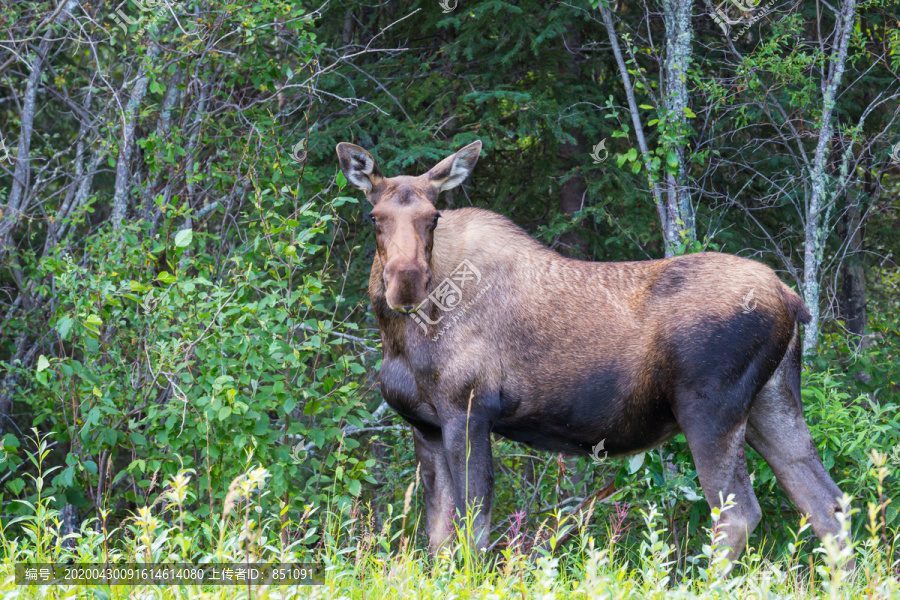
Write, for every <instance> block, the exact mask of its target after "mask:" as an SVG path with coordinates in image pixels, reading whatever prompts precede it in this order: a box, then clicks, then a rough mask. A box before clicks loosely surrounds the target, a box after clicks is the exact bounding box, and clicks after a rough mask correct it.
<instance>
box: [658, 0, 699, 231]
mask: <svg viewBox="0 0 900 600" xmlns="http://www.w3.org/2000/svg"><path fill="white" fill-rule="evenodd" d="M692 4H693V3H692V2H691V0H667V1H666V2H665V3H664V10H665V24H666V58H665V63H664V71H665V84H666V89H665V90H663V92H664V96H663V108H664V109H665V113H666V115H667V119H668V126H669V127H670V128H671V129H672V130H674V132H676V133H675V138H676V140H677V141H676V142H675V143H674V145H673V146H672V148H670V149H669V151H670V152H674V153H675V157H676V159H677V161H678V166H677V171H676V173H675V174H674V175H673V174H667V175H666V187H667V190H666V192H667V193H666V202H667V204H668V206H667V208H668V216H669V223H668V227H667V228H666V229H667V234H666V237H667V238H668V239H667V242H668V243H669V244H677V243H680V242H681V241H683V240H688V241H691V240H695V239H697V232H696V230H695V226H694V207H693V205H692V204H691V194H690V187H689V186H688V172H687V164H686V163H685V150H686V147H687V144H688V136H687V129H688V120H687V113H686V112H685V110H686V109H687V108H688V99H689V92H688V81H687V71H688V66H689V65H690V62H691V38H692V28H691V6H692Z"/></svg>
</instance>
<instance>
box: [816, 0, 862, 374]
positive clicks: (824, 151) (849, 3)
mask: <svg viewBox="0 0 900 600" xmlns="http://www.w3.org/2000/svg"><path fill="white" fill-rule="evenodd" d="M855 14H856V0H846V1H845V2H844V5H843V6H842V7H841V19H840V21H839V22H838V23H836V24H835V30H836V31H837V32H838V33H839V37H838V38H837V40H838V44H837V47H836V48H835V53H834V58H833V59H832V60H831V62H830V63H829V66H828V77H827V78H826V81H825V83H824V85H823V86H822V120H821V121H820V123H819V140H818V143H817V145H816V155H815V158H814V159H813V165H812V169H811V172H810V184H811V186H812V193H811V194H810V198H809V203H808V204H807V209H806V223H805V232H804V233H805V242H806V247H805V248H804V253H803V300H804V301H805V302H806V306H807V308H808V309H809V314H810V316H811V318H810V322H809V324H807V325H806V327H805V329H804V331H803V355H804V356H807V357H808V356H811V355H812V354H814V353H815V350H816V345H817V344H818V341H819V329H820V327H821V322H820V321H821V313H820V311H819V295H820V283H819V277H820V275H821V273H820V270H821V266H822V257H823V255H824V253H825V238H826V235H827V233H828V231H827V229H828V226H827V225H828V215H829V213H830V211H831V208H832V207H833V202H831V201H829V198H828V197H827V194H828V189H827V188H828V185H827V181H826V180H827V179H828V175H827V174H826V173H825V168H826V166H827V165H828V162H829V161H828V159H829V157H830V156H831V150H830V148H829V141H830V140H831V133H832V130H833V124H832V122H831V121H832V117H833V115H834V107H835V104H836V103H837V91H838V89H839V88H840V85H841V78H842V77H843V75H844V64H845V62H846V60H847V48H848V46H849V44H850V32H851V30H852V29H853V21H854V15H855ZM832 200H833V199H832Z"/></svg>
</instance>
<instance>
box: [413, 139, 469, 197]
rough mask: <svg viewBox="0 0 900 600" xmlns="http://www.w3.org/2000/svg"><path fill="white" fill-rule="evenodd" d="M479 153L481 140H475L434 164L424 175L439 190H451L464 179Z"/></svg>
mask: <svg viewBox="0 0 900 600" xmlns="http://www.w3.org/2000/svg"><path fill="white" fill-rule="evenodd" d="M480 155H481V140H476V141H474V142H472V143H471V144H469V145H468V146H466V147H465V148H463V149H462V150H460V151H459V152H457V153H456V154H453V155H451V156H448V157H447V158H445V159H444V160H442V161H441V162H439V163H438V164H436V165H435V166H434V167H432V169H431V170H430V171H428V173H426V174H425V176H426V177H427V178H428V179H430V180H431V181H432V182H433V183H434V184H435V186H437V188H438V191H439V192H443V191H444V190H451V189H453V188H455V187H456V186H458V185H459V184H461V183H462V182H463V181H465V179H466V177H468V176H469V173H471V172H472V169H474V168H475V163H477V162H478V157H479V156H480Z"/></svg>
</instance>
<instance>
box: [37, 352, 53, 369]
mask: <svg viewBox="0 0 900 600" xmlns="http://www.w3.org/2000/svg"><path fill="white" fill-rule="evenodd" d="M49 368H50V361H49V360H47V357H46V356H44V355H43V354H41V355H40V356H39V357H38V364H37V372H38V373H40V372H41V371H44V370H46V369H49Z"/></svg>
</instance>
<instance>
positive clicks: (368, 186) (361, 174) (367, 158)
mask: <svg viewBox="0 0 900 600" xmlns="http://www.w3.org/2000/svg"><path fill="white" fill-rule="evenodd" d="M337 155H338V160H339V161H340V163H341V171H343V172H344V177H346V178H347V181H349V182H350V183H352V184H353V185H354V186H355V187H357V188H359V189H361V190H362V191H364V192H366V193H368V192H371V191H372V188H373V187H375V186H376V185H377V184H378V183H379V182H380V181H381V173H380V172H379V171H378V165H376V164H375V159H374V158H373V157H372V155H371V154H369V153H368V152H366V151H365V150H363V149H362V148H360V147H359V146H357V145H356V144H348V143H347V142H341V143H340V144H338V145H337Z"/></svg>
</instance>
